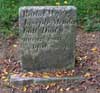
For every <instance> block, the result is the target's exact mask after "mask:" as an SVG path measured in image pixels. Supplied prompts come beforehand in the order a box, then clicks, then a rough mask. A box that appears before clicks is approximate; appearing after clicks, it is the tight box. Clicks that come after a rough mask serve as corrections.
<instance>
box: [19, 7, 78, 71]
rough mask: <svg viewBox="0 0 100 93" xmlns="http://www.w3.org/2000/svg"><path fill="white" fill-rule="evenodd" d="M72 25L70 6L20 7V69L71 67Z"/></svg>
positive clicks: (73, 24) (72, 47)
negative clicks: (21, 67)
mask: <svg viewBox="0 0 100 93" xmlns="http://www.w3.org/2000/svg"><path fill="white" fill-rule="evenodd" d="M75 28H76V8H75V7H74V6H27V7H21V8H20V9H19V29H20V38H21V51H22V64H23V65H22V66H23V69H25V70H27V71H30V70H32V71H34V70H55V69H64V68H65V69H68V68H72V67H74V63H75V58H74V55H75V54H74V52H75Z"/></svg>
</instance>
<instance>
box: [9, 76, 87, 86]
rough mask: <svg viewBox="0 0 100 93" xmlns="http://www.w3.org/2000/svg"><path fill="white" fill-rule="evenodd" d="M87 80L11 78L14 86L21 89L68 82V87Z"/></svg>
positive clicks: (75, 78) (70, 78) (78, 77)
mask: <svg viewBox="0 0 100 93" xmlns="http://www.w3.org/2000/svg"><path fill="white" fill-rule="evenodd" d="M82 80H85V78H83V77H81V76H76V77H62V78H57V77H49V78H35V77H19V76H11V78H10V82H11V84H13V85H14V86H17V87H21V86H25V85H30V84H48V83H56V82H60V81H64V82H66V86H68V85H71V84H75V83H77V84H78V83H80V81H82Z"/></svg>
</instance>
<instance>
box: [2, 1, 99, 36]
mask: <svg viewBox="0 0 100 93" xmlns="http://www.w3.org/2000/svg"><path fill="white" fill-rule="evenodd" d="M64 2H65V3H67V4H64ZM57 4H58V5H74V6H76V7H77V9H78V11H77V14H78V24H81V25H83V26H84V28H85V30H86V31H89V32H90V31H100V5H99V4H100V0H67V2H66V1H64V0H0V32H1V33H5V34H7V35H8V34H9V33H15V32H16V28H13V27H14V25H15V23H16V22H17V20H18V9H19V7H20V6H40V5H43V6H45V5H57Z"/></svg>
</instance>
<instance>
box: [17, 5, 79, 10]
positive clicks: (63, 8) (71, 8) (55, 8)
mask: <svg viewBox="0 0 100 93" xmlns="http://www.w3.org/2000/svg"><path fill="white" fill-rule="evenodd" d="M26 9H27V10H30V9H33V10H43V9H47V10H67V11H69V10H76V9H77V8H76V7H75V6H23V7H20V8H19V11H21V10H26Z"/></svg>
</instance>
